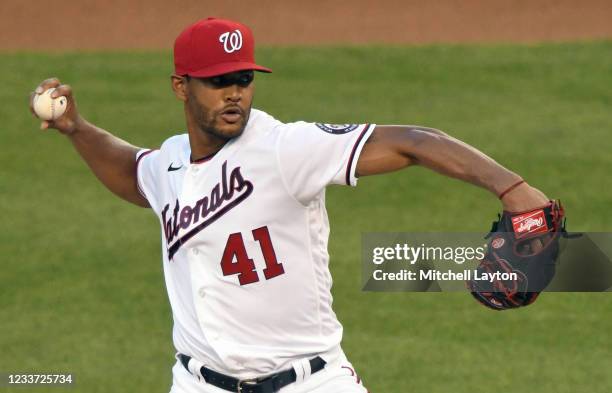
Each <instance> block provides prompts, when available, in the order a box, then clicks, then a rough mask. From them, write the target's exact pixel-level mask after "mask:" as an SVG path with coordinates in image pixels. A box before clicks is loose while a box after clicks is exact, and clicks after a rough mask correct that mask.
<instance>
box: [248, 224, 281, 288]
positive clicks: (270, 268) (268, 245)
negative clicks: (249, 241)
mask: <svg viewBox="0 0 612 393" xmlns="http://www.w3.org/2000/svg"><path fill="white" fill-rule="evenodd" d="M253 238H254V239H255V240H257V241H258V242H259V247H261V253H262V254H263V257H264V260H265V261H266V268H265V269H264V271H263V272H264V276H266V280H269V279H271V278H274V277H276V276H280V275H281V274H283V273H285V268H283V264H282V263H278V261H277V260H276V253H275V252H274V247H273V246H272V240H270V232H269V231H268V227H261V228H257V229H254V230H253Z"/></svg>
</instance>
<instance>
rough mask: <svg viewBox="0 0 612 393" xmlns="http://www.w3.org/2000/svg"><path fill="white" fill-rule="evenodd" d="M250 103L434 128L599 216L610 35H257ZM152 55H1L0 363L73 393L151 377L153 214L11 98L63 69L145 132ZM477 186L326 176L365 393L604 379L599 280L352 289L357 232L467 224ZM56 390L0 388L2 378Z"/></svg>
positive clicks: (482, 211) (126, 386)
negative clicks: (348, 184) (455, 288)
mask: <svg viewBox="0 0 612 393" xmlns="http://www.w3.org/2000/svg"><path fill="white" fill-rule="evenodd" d="M258 60H259V62H261V63H262V64H265V65H268V66H270V67H272V68H273V69H274V70H275V72H274V74H272V75H258V76H257V81H256V83H257V93H256V99H255V106H256V107H258V108H261V109H264V110H266V111H268V112H270V113H271V114H273V115H275V116H276V117H278V118H280V119H281V120H286V121H289V120H298V119H305V120H312V121H323V122H340V123H346V122H366V121H367V122H376V123H378V124H420V125H427V126H431V127H436V128H439V129H442V130H445V131H446V132H448V133H450V134H451V135H454V136H456V137H459V138H461V139H463V140H465V141H466V142H468V143H471V144H473V145H475V146H477V147H478V148H480V149H481V150H483V151H484V152H486V153H488V154H490V155H492V156H493V157H495V158H496V159H497V160H499V161H500V162H501V163H503V164H504V165H506V166H508V167H510V168H511V169H513V170H515V171H517V172H519V173H520V174H522V175H523V176H524V178H525V179H527V180H528V181H529V182H530V183H532V184H534V185H536V186H537V187H539V188H541V189H542V190H543V191H544V192H545V193H547V194H548V195H549V196H551V197H559V198H561V199H562V200H563V201H564V203H565V205H566V208H567V211H568V215H569V226H570V228H571V229H572V230H582V231H610V230H611V224H610V218H611V214H610V208H611V207H612V195H611V193H610V188H611V186H612V181H611V180H612V176H611V175H610V171H611V170H612V154H611V151H610V150H611V147H612V136H611V133H612V106H611V104H612V89H611V86H612V43H610V42H595V43H576V44H547V45H530V46H524V45H522V46H513V45H501V46H496V45H489V46H425V47H349V48H332V47H327V48H264V49H262V50H260V51H259V52H258ZM170 72H171V57H170V53H169V52H164V53H151V52H143V53H70V54H39V53H13V54H9V53H4V54H0V75H1V77H0V78H2V80H3V86H4V87H3V88H2V89H1V90H0V120H1V121H0V136H1V138H0V146H1V150H0V214H1V217H2V219H1V220H0V256H1V257H2V266H1V268H0V305H1V307H0V321H1V322H0V372H2V371H4V372H15V371H39V372H42V371H66V372H72V373H74V374H75V375H76V385H75V387H74V389H73V390H71V391H75V392H91V393H96V392H160V393H161V392H167V391H168V390H169V386H170V383H171V371H170V367H171V365H172V363H173V348H172V343H171V323H172V320H171V319H172V318H171V314H170V310H169V306H168V302H167V298H166V293H165V287H164V282H163V278H162V270H161V259H160V258H161V257H160V249H161V248H160V245H159V240H160V235H159V227H158V224H157V221H156V218H155V216H154V215H153V214H152V213H151V212H150V211H147V210H145V209H140V208H137V207H133V206H131V205H128V204H126V203H123V202H121V201H120V200H118V199H117V198H115V197H114V196H113V195H111V194H110V193H109V192H107V191H106V190H105V189H104V188H103V187H102V186H101V185H100V184H98V182H97V181H96V180H95V179H94V177H93V176H92V175H91V174H90V173H89V171H88V169H87V167H86V166H85V165H84V164H83V163H82V162H81V161H80V159H79V158H78V156H77V154H76V153H75V152H74V151H73V149H72V147H71V145H70V144H69V143H68V141H67V140H66V139H65V138H64V137H62V136H60V135H57V134H56V133H55V132H41V131H39V130H38V122H37V121H36V120H35V119H33V118H32V117H31V116H30V114H29V112H28V109H27V96H28V93H29V91H31V90H32V89H33V88H34V87H35V86H36V85H37V84H38V83H39V82H40V81H41V80H42V79H44V78H46V77H50V76H57V77H59V78H61V80H62V81H65V82H67V83H70V84H71V85H72V86H73V87H74V89H75V91H76V97H77V100H78V104H79V107H80V110H81V112H82V113H83V114H84V116H86V117H87V118H88V119H89V120H91V121H93V122H94V123H96V124H98V125H100V126H102V127H104V128H106V129H108V130H110V131H112V132H113V133H115V134H116V135H118V136H120V137H122V138H125V139H127V140H129V141H130V142H132V143H134V144H136V145H140V146H147V147H154V146H158V145H159V144H160V143H161V142H162V141H163V140H164V139H165V138H166V137H168V136H170V135H171V134H174V133H176V132H182V130H183V113H182V108H181V106H180V104H179V102H178V101H176V100H175V99H174V97H173V95H172V94H171V91H170V84H169V77H168V76H169V74H170ZM499 208H500V205H499V203H498V202H497V201H496V199H495V198H494V197H492V196H491V195H488V194H487V193H486V192H485V191H483V190H480V189H476V188H474V187H471V186H469V185H465V184H463V183H460V182H457V181H454V180H449V179H446V178H443V177H441V176H439V175H435V174H432V173H430V172H428V171H427V170H424V169H419V168H414V169H408V170H405V171H400V172H398V173H394V174H391V175H385V176H378V177H372V178H364V179H362V180H361V181H360V186H359V187H358V188H357V189H349V188H341V187H336V188H331V189H329V191H328V209H329V213H330V220H331V224H332V231H331V233H332V234H331V241H330V253H331V269H332V273H333V276H334V278H335V281H334V289H333V294H334V307H335V310H336V311H337V313H338V316H339V318H340V320H341V321H342V322H343V324H344V326H345V336H344V342H343V347H344V349H345V351H346V352H347V354H348V356H349V358H350V359H351V360H352V362H353V363H354V365H355V366H356V367H357V370H358V372H359V373H360V375H361V377H362V378H363V380H364V381H365V383H366V385H367V386H368V387H369V389H370V391H371V392H379V393H380V392H391V391H394V392H397V391H401V392H454V393H460V392H470V393H475V392H476V393H477V392H489V391H493V390H494V391H503V392H551V393H553V392H554V393H562V392H610V391H612V373H610V370H612V356H611V355H612V351H611V349H610V348H612V338H611V334H610V332H611V331H612V318H611V317H610V312H611V311H612V310H611V308H612V297H611V296H610V294H605V293H604V294H559V293H548V294H544V295H543V296H542V297H541V298H540V300H539V301H538V303H537V304H535V305H534V306H531V307H528V308H525V309H521V310H517V311H512V312H504V313H498V312H493V311H489V310H487V309H485V308H484V307H481V306H479V305H477V304H476V303H475V302H474V301H473V300H472V299H471V297H470V296H468V295H467V294H462V293H454V294H451V293H388V294H387V293H364V292H362V291H361V290H360V286H361V278H360V272H361V267H360V255H359V253H360V251H359V250H360V239H361V233H362V232H369V231H483V229H485V228H488V226H489V224H490V221H491V220H492V219H493V218H494V217H495V215H496V213H497V211H498V210H499ZM4 391H6V392H9V391H15V392H25V391H33V392H43V391H58V390H57V388H55V389H51V388H22V389H13V390H11V389H8V388H0V392H4Z"/></svg>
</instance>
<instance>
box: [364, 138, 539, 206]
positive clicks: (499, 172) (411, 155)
mask: <svg viewBox="0 0 612 393" xmlns="http://www.w3.org/2000/svg"><path fill="white" fill-rule="evenodd" d="M412 165H420V166H423V167H425V168H429V169H432V170H434V171H436V172H438V173H440V174H442V175H445V176H448V177H452V178H455V179H459V180H463V181H466V182H469V183H472V184H474V185H476V186H479V187H482V188H485V189H487V190H489V191H490V192H491V193H493V194H495V195H496V196H498V197H499V196H500V195H502V194H504V195H503V197H502V198H501V200H502V203H503V206H504V209H505V210H506V211H510V212H521V211H527V210H530V209H534V208H539V207H542V206H544V205H546V204H547V203H548V202H549V199H548V198H547V197H546V195H544V194H543V193H542V192H541V191H539V190H538V189H536V188H534V187H531V186H529V185H528V184H527V183H522V184H520V185H518V186H517V187H515V188H513V189H512V190H511V192H507V193H506V192H505V191H506V190H509V189H510V188H511V187H512V186H514V185H516V184H517V183H519V182H520V181H521V180H522V179H521V177H520V176H519V175H517V174H516V173H514V172H512V171H510V170H508V169H506V168H504V167H503V166H502V165H500V164H499V163H497V162H496V161H495V160H493V159H492V158H491V157H489V156H487V155H486V154H484V153H482V152H481V151H479V150H478V149H476V148H474V147H472V146H470V145H468V144H466V143H464V142H462V141H460V140H458V139H456V138H453V137H451V136H449V135H447V134H445V133H444V132H442V131H439V130H435V129H432V128H426V127H419V126H377V127H376V129H375V130H374V132H373V133H372V135H371V136H370V138H369V139H368V141H367V142H366V144H365V145H364V147H363V150H362V152H361V154H360V156H359V160H358V161H357V168H356V174H357V176H370V175H377V174H382V173H388V172H393V171H396V170H399V169H402V168H406V167H409V166H412Z"/></svg>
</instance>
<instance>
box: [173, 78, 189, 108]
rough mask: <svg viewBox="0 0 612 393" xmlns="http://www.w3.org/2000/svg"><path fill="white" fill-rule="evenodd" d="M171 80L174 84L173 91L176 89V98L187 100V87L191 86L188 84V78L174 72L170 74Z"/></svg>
mask: <svg viewBox="0 0 612 393" xmlns="http://www.w3.org/2000/svg"><path fill="white" fill-rule="evenodd" d="M170 82H171V84H172V91H174V95H175V96H176V98H178V99H179V100H181V101H183V102H185V101H187V89H188V88H189V86H187V78H186V77H183V76H180V75H176V74H172V75H171V76H170Z"/></svg>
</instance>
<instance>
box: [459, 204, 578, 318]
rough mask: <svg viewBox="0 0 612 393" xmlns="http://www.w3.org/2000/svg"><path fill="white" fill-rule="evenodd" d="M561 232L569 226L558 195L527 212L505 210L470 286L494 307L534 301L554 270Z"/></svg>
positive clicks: (494, 224) (494, 229) (474, 294)
mask: <svg viewBox="0 0 612 393" xmlns="http://www.w3.org/2000/svg"><path fill="white" fill-rule="evenodd" d="M561 237H567V232H566V230H565V220H564V211H563V207H562V206H561V203H560V202H559V201H550V202H549V203H548V204H547V205H546V206H544V207H543V208H540V209H536V210H532V211H528V212H522V213H510V212H507V211H504V212H503V214H502V215H500V216H499V219H498V220H497V221H495V222H494V223H493V227H492V228H491V231H490V232H489V234H488V235H487V236H486V237H485V239H489V241H488V244H487V251H486V253H485V256H484V258H483V259H482V260H481V261H480V264H479V265H478V267H477V269H476V271H475V272H474V277H471V279H470V280H469V281H468V282H467V286H468V289H469V290H470V291H471V293H472V295H473V296H474V297H475V298H476V300H478V301H479V302H480V303H482V304H484V305H485V306H487V307H490V308H492V309H495V310H506V309H509V308H517V307H522V306H527V305H529V304H531V303H533V302H534V301H535V300H536V298H537V297H538V295H539V294H540V292H541V291H543V290H544V289H545V288H546V286H547V285H548V284H549V283H550V281H551V280H552V279H553V277H554V275H555V263H556V261H557V258H558V256H559V241H560V239H561Z"/></svg>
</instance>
